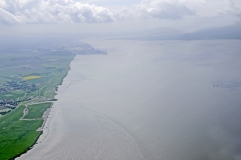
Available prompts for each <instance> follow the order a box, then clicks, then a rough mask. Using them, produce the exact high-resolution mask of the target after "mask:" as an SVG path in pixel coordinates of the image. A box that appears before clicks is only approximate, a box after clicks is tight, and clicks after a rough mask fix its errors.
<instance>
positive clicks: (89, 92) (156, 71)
mask: <svg viewBox="0 0 241 160" xmlns="http://www.w3.org/2000/svg"><path fill="white" fill-rule="evenodd" d="M88 42H89V43H90V44H92V45H94V46H96V47H97V48H103V49H105V50H107V51H108V55H78V56H76V58H75V59H74V60H73V61H72V63H71V70H70V71H69V73H68V76H67V77H66V78H65V79H64V82H63V85H62V86H60V89H59V91H58V95H57V98H58V99H59V100H58V101H57V102H55V104H54V105H53V109H52V111H51V113H50V117H49V119H48V120H47V123H46V127H45V129H44V133H43V135H42V136H41V138H40V139H39V141H38V144H36V145H35V146H34V147H33V149H32V150H30V151H29V152H28V153H26V154H24V155H22V156H21V157H20V158H18V159H46V160H48V159H49V160H50V159H51V160H54V159H56V160H57V159H58V160H65V159H66V160H67V159H68V160H69V159H86V160H90V159H98V160H106V159H111V160H112V159H120V160H123V159H125V160H128V159H133V160H138V159H146V160H154V159H163V160H174V159H185V160H201V159H210V160H222V159H223V160H227V159H231V160H232V159H233V160H238V159H240V154H241V153H240V152H241V151H240V148H241V138H240V137H241V128H240V126H241V118H240V117H241V107H240V106H241V99H240V95H241V75H240V69H241V63H240V59H241V54H240V50H241V48H240V46H241V45H240V44H241V41H166V42H164V41H153V42H144V41H121V40H101V41H100V40H92V41H88Z"/></svg>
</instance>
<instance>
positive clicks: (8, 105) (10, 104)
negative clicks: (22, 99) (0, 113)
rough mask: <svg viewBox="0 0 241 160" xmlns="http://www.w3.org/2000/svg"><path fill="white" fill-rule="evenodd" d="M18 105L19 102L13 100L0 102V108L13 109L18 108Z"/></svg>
mask: <svg viewBox="0 0 241 160" xmlns="http://www.w3.org/2000/svg"><path fill="white" fill-rule="evenodd" d="M18 103H19V102H18V101H15V100H14V99H3V100H0V107H1V108H3V107H4V108H10V109H15V108H16V107H17V106H18Z"/></svg>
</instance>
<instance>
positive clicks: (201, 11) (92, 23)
mask: <svg viewBox="0 0 241 160" xmlns="http://www.w3.org/2000/svg"><path fill="white" fill-rule="evenodd" d="M240 17H241V1H240V0H131V1H130V0H0V29H1V32H2V33H0V34H1V36H6V35H18V34H42V33H45V34H49V33H56V34H58V33H63V32H64V33H73V34H74V33H86V34H87V33H107V32H122V31H130V32H131V31H138V30H146V29H153V28H158V27H172V28H176V29H179V30H182V31H195V30H198V29H202V28H209V27H216V26H226V25H230V24H234V23H237V22H239V21H240Z"/></svg>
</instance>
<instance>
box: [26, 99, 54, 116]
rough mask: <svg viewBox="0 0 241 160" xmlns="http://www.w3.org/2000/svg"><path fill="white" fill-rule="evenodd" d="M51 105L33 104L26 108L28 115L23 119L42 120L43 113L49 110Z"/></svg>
mask: <svg viewBox="0 0 241 160" xmlns="http://www.w3.org/2000/svg"><path fill="white" fill-rule="evenodd" d="M51 105H52V103H50V102H49V103H40V104H33V105H29V106H28V114H27V115H26V116H25V117H24V119H37V118H42V116H43V113H44V112H45V111H46V110H47V109H48V108H50V106H51Z"/></svg>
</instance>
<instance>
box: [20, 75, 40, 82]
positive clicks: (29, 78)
mask: <svg viewBox="0 0 241 160" xmlns="http://www.w3.org/2000/svg"><path fill="white" fill-rule="evenodd" d="M37 78H40V76H26V77H23V80H25V81H27V80H31V79H37Z"/></svg>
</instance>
